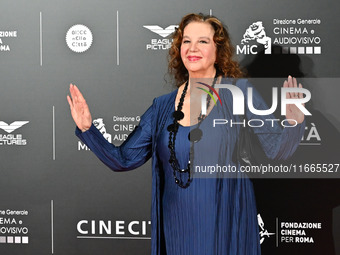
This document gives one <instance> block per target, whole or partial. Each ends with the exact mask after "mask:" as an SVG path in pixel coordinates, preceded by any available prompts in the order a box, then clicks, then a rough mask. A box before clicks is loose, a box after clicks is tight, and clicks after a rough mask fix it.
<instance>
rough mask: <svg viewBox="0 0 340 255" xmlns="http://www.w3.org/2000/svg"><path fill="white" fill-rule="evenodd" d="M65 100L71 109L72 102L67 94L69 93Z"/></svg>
mask: <svg viewBox="0 0 340 255" xmlns="http://www.w3.org/2000/svg"><path fill="white" fill-rule="evenodd" d="M66 98H67V102H68V104H69V105H70V109H71V110H72V108H73V102H72V99H71V97H70V96H69V95H67V97H66Z"/></svg>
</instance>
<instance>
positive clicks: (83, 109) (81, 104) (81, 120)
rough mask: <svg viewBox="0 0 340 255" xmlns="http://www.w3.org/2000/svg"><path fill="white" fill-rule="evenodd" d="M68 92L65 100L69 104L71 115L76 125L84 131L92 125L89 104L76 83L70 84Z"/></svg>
mask: <svg viewBox="0 0 340 255" xmlns="http://www.w3.org/2000/svg"><path fill="white" fill-rule="evenodd" d="M70 94H71V96H69V95H67V101H68V103H69V105H70V110H71V115H72V118H73V120H74V122H75V123H76V125H77V127H78V128H79V129H80V130H81V131H82V132H85V131H86V130H88V129H89V128H90V127H91V125H92V117H91V113H90V109H89V106H88V105H87V103H86V100H85V99H84V97H83V95H82V94H81V92H80V90H79V89H78V88H77V86H76V85H73V84H72V83H71V84H70Z"/></svg>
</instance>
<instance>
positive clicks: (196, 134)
mask: <svg viewBox="0 0 340 255" xmlns="http://www.w3.org/2000/svg"><path fill="white" fill-rule="evenodd" d="M202 135H203V132H202V130H201V129H199V128H194V129H193V130H191V131H190V132H189V135H188V139H189V141H191V142H194V143H196V142H198V141H199V140H201V138H202Z"/></svg>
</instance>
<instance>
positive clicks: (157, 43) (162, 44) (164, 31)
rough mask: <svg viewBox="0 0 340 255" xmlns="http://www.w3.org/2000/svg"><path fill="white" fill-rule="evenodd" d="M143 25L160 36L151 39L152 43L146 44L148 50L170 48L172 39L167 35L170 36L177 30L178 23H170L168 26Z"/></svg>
mask: <svg viewBox="0 0 340 255" xmlns="http://www.w3.org/2000/svg"><path fill="white" fill-rule="evenodd" d="M143 27H144V28H146V29H149V30H150V31H152V32H154V33H155V34H157V35H158V36H159V37H158V38H153V39H151V41H150V43H149V44H147V45H146V49H147V50H168V49H169V48H170V47H171V44H172V39H167V38H166V37H169V36H170V35H171V34H172V33H173V32H175V29H176V28H177V27H178V25H170V26H168V27H166V28H162V27H160V26H158V25H149V26H143Z"/></svg>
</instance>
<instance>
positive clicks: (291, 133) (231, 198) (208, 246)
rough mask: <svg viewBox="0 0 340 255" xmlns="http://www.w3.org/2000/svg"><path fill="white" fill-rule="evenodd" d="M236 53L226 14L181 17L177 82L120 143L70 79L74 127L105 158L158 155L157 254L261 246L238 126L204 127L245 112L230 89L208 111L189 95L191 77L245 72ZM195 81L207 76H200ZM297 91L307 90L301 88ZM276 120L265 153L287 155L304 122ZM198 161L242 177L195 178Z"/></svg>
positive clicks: (125, 162) (120, 161)
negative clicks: (240, 158) (287, 124)
mask: <svg viewBox="0 0 340 255" xmlns="http://www.w3.org/2000/svg"><path fill="white" fill-rule="evenodd" d="M233 53H234V48H233V47H232V46H231V43H230V39H229V34H228V32H227V30H226V28H225V27H224V26H223V24H222V22H221V21H220V20H218V19H217V18H215V17H212V16H205V15H202V14H188V15H186V16H185V17H183V19H182V21H181V23H180V25H179V27H178V29H177V30H176V31H175V33H174V37H173V44H172V46H171V49H170V51H169V58H170V59H169V71H170V73H171V74H173V75H174V79H175V83H176V86H177V87H178V89H176V90H175V91H173V92H171V93H170V94H167V95H163V96H160V97H157V98H155V99H154V101H153V104H152V105H151V106H150V108H149V109H148V110H147V111H146V112H145V113H144V114H143V115H142V117H141V119H140V123H139V125H138V126H137V127H136V128H135V129H134V131H133V132H132V133H131V134H130V135H129V137H128V138H127V139H126V140H125V142H124V143H123V144H122V145H121V146H119V147H117V146H114V145H113V144H110V143H109V142H108V141H107V140H106V139H105V138H103V135H102V134H101V133H100V131H99V130H98V129H96V127H95V126H94V125H93V124H92V117H91V114H90V111H89V108H88V105H87V103H86V101H85V99H84V97H83V96H82V94H81V92H80V91H79V89H78V88H77V87H76V86H75V85H72V84H71V85H70V93H71V97H72V98H71V97H70V96H68V97H67V99H68V102H69V105H70V109H71V114H72V117H73V119H74V121H75V123H76V125H77V129H76V134H77V135H78V137H79V138H80V139H81V140H82V141H83V142H84V143H85V144H86V145H87V146H88V147H89V148H90V149H91V151H93V152H94V153H95V154H96V155H97V156H98V158H99V159H100V160H101V161H103V162H104V163H105V164H106V165H107V166H108V167H110V168H111V169H112V170H114V171H127V170H131V169H134V168H137V167H139V166H141V165H142V164H144V163H145V162H146V161H147V160H148V159H149V158H150V157H152V160H153V161H152V208H151V215H152V217H151V221H152V225H151V228H152V230H151V242H152V247H151V252H152V255H191V254H195V255H196V254H197V255H201V254H202V255H225V254H233V255H234V254H235V255H236V254H238V255H258V254H260V253H261V252H260V240H259V228H258V224H257V211H256V203H255V196H254V192H253V187H252V182H251V180H250V179H249V178H247V176H245V175H244V174H239V171H238V170H239V169H240V163H239V162H237V160H235V159H233V157H232V154H233V153H232V152H233V149H234V148H235V144H236V141H237V139H238V136H239V129H238V128H228V127H225V126H221V125H220V126H219V127H218V128H216V129H215V130H216V131H215V130H214V132H205V133H204V135H203V133H202V131H201V130H200V128H202V129H203V128H208V129H209V128H211V125H210V124H211V123H210V124H209V119H210V120H212V119H224V118H228V119H232V120H233V121H238V120H239V119H238V117H237V116H235V115H233V114H232V110H231V109H232V98H231V96H230V93H229V94H228V93H224V92H223V91H225V90H221V93H219V92H218V93H219V95H220V97H221V101H222V102H223V107H222V103H221V107H220V108H218V107H217V106H213V105H212V104H211V105H210V98H211V97H207V100H206V109H208V111H207V112H209V114H208V115H209V116H208V115H207V114H206V113H203V111H201V110H200V108H197V109H198V111H196V110H195V109H194V110H193V109H190V101H191V102H192V101H195V100H196V98H195V97H193V96H192V95H191V94H190V93H189V92H190V90H194V89H192V88H191V86H194V83H195V82H193V81H192V80H190V79H191V78H198V79H204V81H205V83H210V84H209V86H208V87H209V88H210V87H211V88H214V86H215V84H218V83H223V82H226V83H230V82H231V79H230V78H229V77H231V78H237V77H241V76H242V72H241V70H240V68H239V65H238V63H237V62H236V61H234V60H232V57H233ZM227 77H228V78H227ZM196 83H201V84H202V82H201V81H200V82H196ZM235 86H237V87H239V88H240V89H241V90H242V91H243V93H246V91H247V88H248V87H251V85H250V84H249V82H248V81H247V80H244V79H243V80H238V81H237V82H236V84H235ZM284 86H285V87H297V82H296V80H295V79H293V78H292V77H289V79H288V81H286V82H285V83H284ZM216 87H217V86H216ZM199 91H201V90H199ZM215 94H217V93H215ZM288 94H289V93H288ZM293 94H294V93H293ZM291 96H292V97H296V98H297V97H302V95H299V94H298V93H297V94H296V95H291ZM200 102H202V101H200ZM203 103H204V104H205V101H203ZM253 105H254V107H255V108H256V109H259V110H263V109H267V106H266V105H265V103H264V102H263V100H262V98H261V97H260V96H259V94H256V95H254V98H253ZM209 106H212V107H209ZM212 108H213V109H216V110H214V111H213V110H212ZM287 109H288V106H287ZM297 110H298V109H296V108H292V107H290V108H289V110H287V115H286V116H287V118H294V119H298V120H299V123H300V122H302V121H303V115H302V118H301V115H299V116H298V114H296V112H297ZM245 114H246V116H247V118H248V119H249V118H250V117H251V116H252V113H251V112H250V111H249V109H246V112H245ZM288 115H289V116H288ZM192 117H193V118H194V119H195V120H196V123H195V125H192V126H194V127H195V128H194V129H193V130H196V132H194V133H193V132H191V127H192V126H190V125H191V124H193V123H192V122H191V121H190V119H191V118H192ZM208 117H209V118H208ZM260 117H261V118H262V117H263V118H265V117H264V116H260ZM266 117H270V116H266ZM297 117H299V118H297ZM209 125H210V126H209ZM273 126H274V127H273V128H272V130H274V131H273V135H271V132H272V131H268V130H264V131H263V133H262V132H261V133H260V134H258V137H259V139H260V141H261V145H262V148H263V149H264V151H265V152H266V153H267V156H270V157H272V158H276V157H279V158H287V157H288V156H290V155H291V154H292V153H293V152H294V150H295V149H296V147H297V144H298V143H299V139H300V138H301V136H302V132H303V131H304V126H303V125H298V126H299V127H297V129H295V130H294V129H293V128H287V129H284V130H282V129H281V127H279V126H278V125H277V123H274V124H273ZM210 131H211V129H210ZM194 134H195V135H194ZM287 138H289V139H287ZM287 140H288V141H287ZM194 143H195V144H196V145H195V146H194ZM197 145H198V146H197ZM200 145H203V146H200ZM206 145H208V146H206ZM194 147H195V151H193V148H194ZM213 148H218V151H214V150H213ZM193 152H194V153H193ZM192 155H193V156H194V157H193V158H191V156H192ZM207 155H208V161H207V160H206V159H207ZM217 164H218V165H217ZM195 165H196V166H207V165H210V166H215V165H216V166H230V169H233V170H234V171H235V170H237V173H236V174H237V178H235V176H232V177H233V178H230V176H229V175H226V177H223V178H221V177H220V176H217V177H219V178H217V177H216V178H192V175H194V174H195V173H194V172H193V170H192V168H193V166H195ZM223 169H228V168H223Z"/></svg>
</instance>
